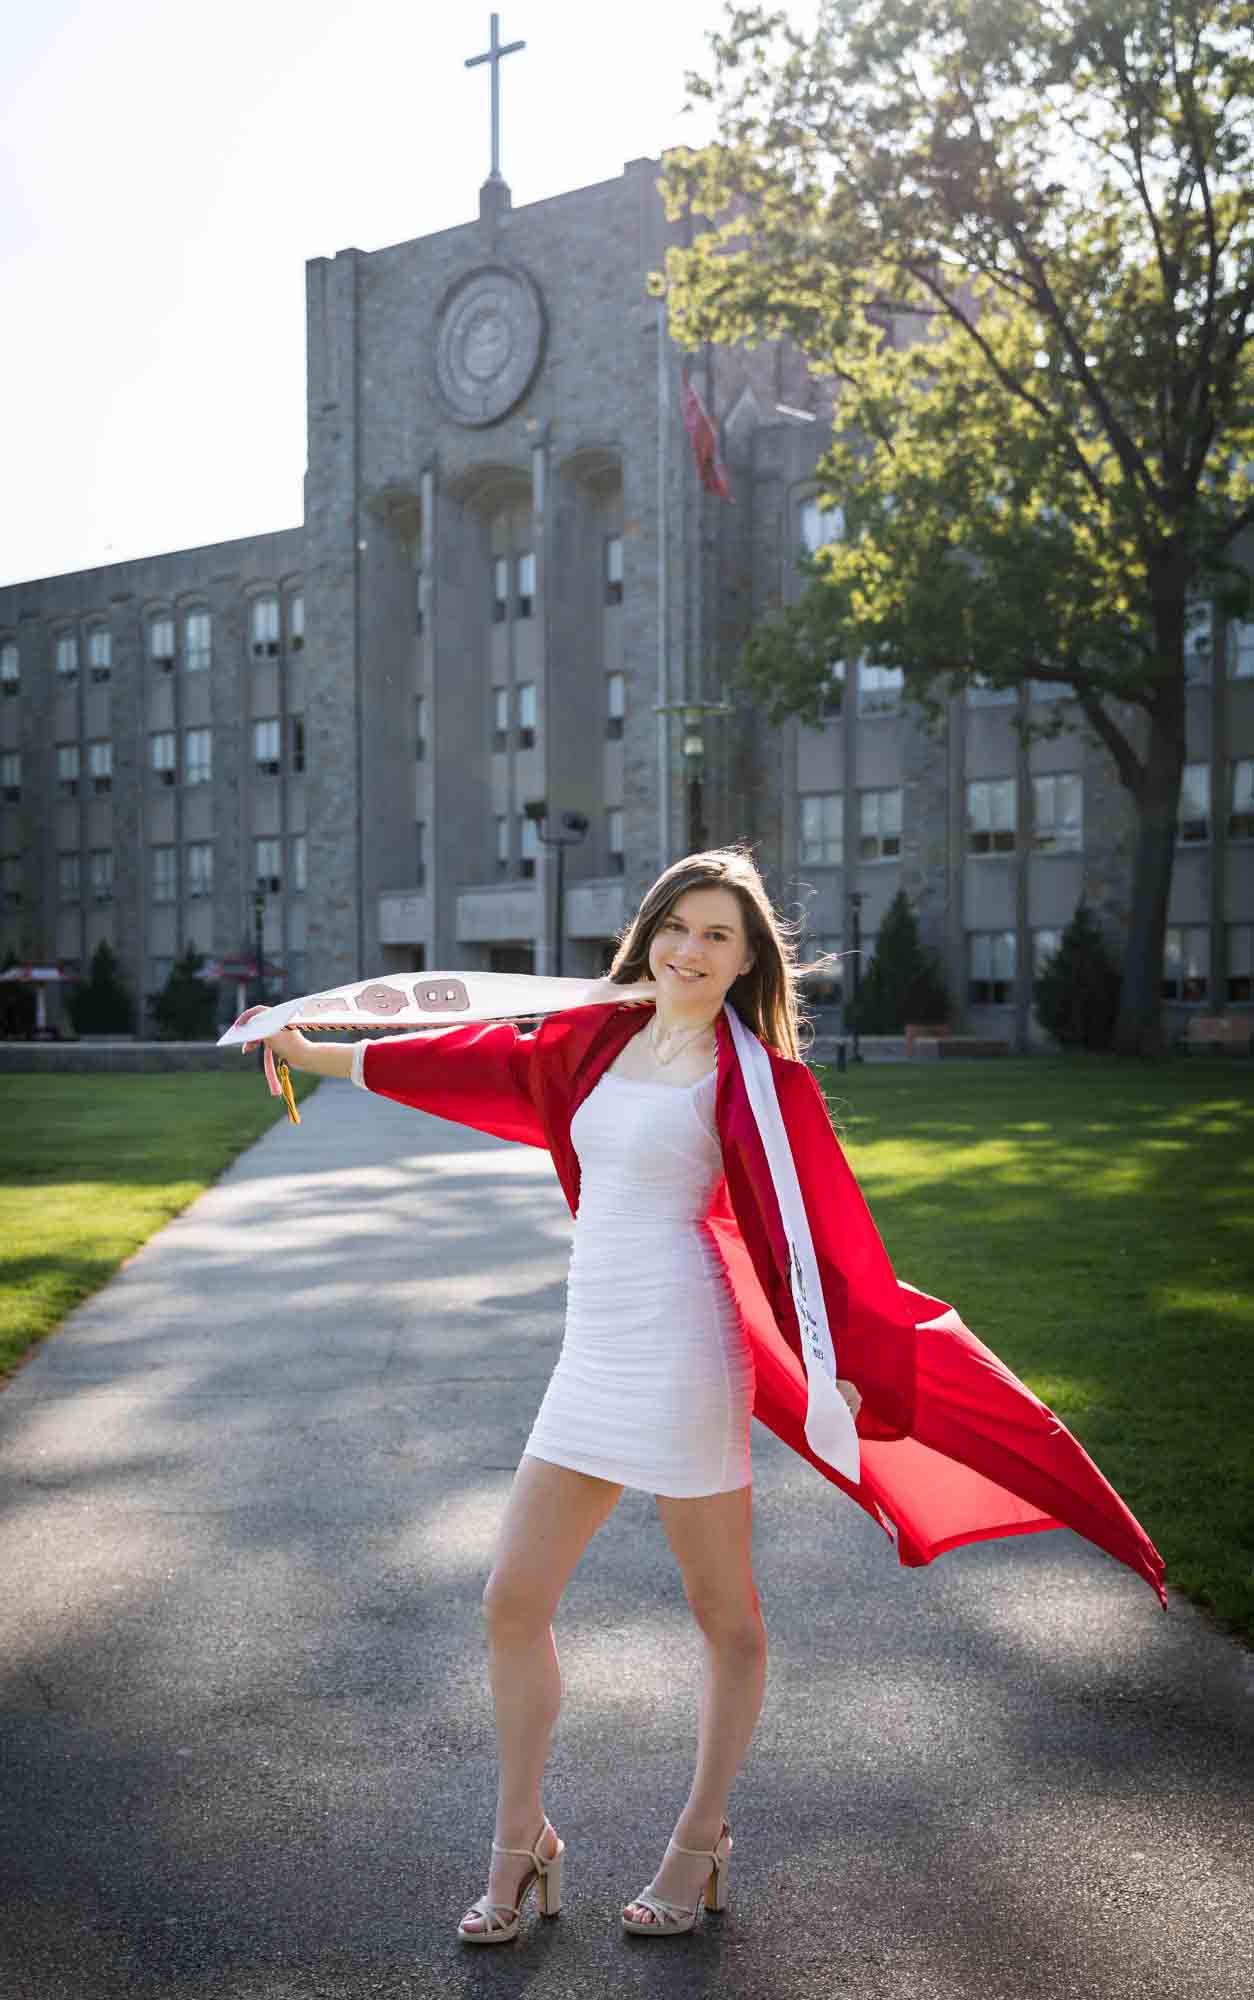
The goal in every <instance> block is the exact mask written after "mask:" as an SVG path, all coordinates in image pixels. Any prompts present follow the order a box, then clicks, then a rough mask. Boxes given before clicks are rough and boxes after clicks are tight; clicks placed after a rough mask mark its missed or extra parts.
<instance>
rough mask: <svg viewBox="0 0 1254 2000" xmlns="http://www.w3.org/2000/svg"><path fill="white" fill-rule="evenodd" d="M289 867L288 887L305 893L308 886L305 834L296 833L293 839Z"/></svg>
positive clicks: (289, 852) (289, 846)
mask: <svg viewBox="0 0 1254 2000" xmlns="http://www.w3.org/2000/svg"><path fill="white" fill-rule="evenodd" d="M288 867H289V871H290V872H289V877H288V887H289V888H291V889H295V890H299V891H300V892H302V893H303V892H304V890H305V888H306V887H307V886H308V876H307V873H306V847H305V835H304V834H303V833H294V834H293V835H292V837H291V840H290V842H289V845H288Z"/></svg>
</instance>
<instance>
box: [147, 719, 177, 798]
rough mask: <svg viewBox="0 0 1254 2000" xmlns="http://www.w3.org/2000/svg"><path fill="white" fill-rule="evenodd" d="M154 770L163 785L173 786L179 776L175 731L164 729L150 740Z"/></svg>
mask: <svg viewBox="0 0 1254 2000" xmlns="http://www.w3.org/2000/svg"><path fill="white" fill-rule="evenodd" d="M148 744H149V756H150V758H151V761H152V768H153V770H154V772H155V773H156V775H157V778H158V779H159V780H160V782H161V783H162V784H163V785H172V784H173V783H174V781H175V778H176V776H177V771H176V756H175V749H174V731H173V730H172V729H163V730H161V731H160V732H159V734H157V735H156V736H150V737H149V739H148Z"/></svg>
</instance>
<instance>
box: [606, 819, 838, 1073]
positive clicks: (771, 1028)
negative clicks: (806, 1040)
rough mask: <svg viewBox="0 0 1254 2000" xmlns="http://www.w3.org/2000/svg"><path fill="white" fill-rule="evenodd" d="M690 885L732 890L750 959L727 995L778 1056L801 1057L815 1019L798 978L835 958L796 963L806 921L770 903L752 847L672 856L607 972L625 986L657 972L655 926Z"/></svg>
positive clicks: (621, 938) (622, 937) (827, 956)
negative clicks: (652, 953)
mask: <svg viewBox="0 0 1254 2000" xmlns="http://www.w3.org/2000/svg"><path fill="white" fill-rule="evenodd" d="M690 889H730V890H731V891H732V893H733V894H734V896H735V897H736V900H737V902H738V903H739V904H740V910H741V919H742V922H743V923H744V927H745V936H746V938H747V939H748V944H749V950H750V952H751V953H752V955H753V964H752V965H751V966H750V968H749V970H748V972H745V973H742V974H741V975H740V977H739V978H738V979H736V980H734V981H733V982H732V985H731V986H730V987H729V989H728V992H727V998H728V1000H729V1001H730V1002H731V1004H732V1006H733V1007H734V1008H735V1009H736V1012H737V1013H738V1014H739V1016H740V1018H741V1020H742V1021H743V1022H744V1024H745V1026H746V1027H747V1028H751V1029H752V1030H753V1032H754V1034H755V1035H758V1036H760V1037H761V1039H762V1040H763V1041H764V1042H769V1043H770V1045H771V1047H772V1048H773V1049H777V1050H778V1051H779V1053H780V1055H782V1056H790V1057H791V1058H792V1059H793V1060H794V1061H796V1060H797V1059H798V1058H799V1056H800V1054H801V1035H802V1033H803V1032H804V1031H808V1030H809V1026H810V1023H809V1021H808V1019H807V1017H806V1014H805V1012H804V1008H803V1006H802V1002H801V999H800V996H799V994H798V990H797V987H798V982H799V981H800V980H801V979H802V978H803V977H804V976H805V974H806V973H808V972H817V971H820V970H822V969H823V967H824V966H826V965H828V964H830V963H831V959H832V956H833V954H830V953H828V954H825V955H824V956H823V957H822V958H820V959H816V960H815V961H814V962H813V963H808V964H804V965H803V964H801V963H800V962H799V960H798V957H797V939H798V936H799V934H800V932H801V929H802V925H801V923H800V921H797V922H795V923H794V922H790V921H789V919H788V918H786V917H781V916H780V915H779V914H778V912H777V911H775V910H774V909H772V907H771V899H770V897H769V896H768V895H767V893H766V884H765V883H764V882H763V880H762V877H761V876H760V875H759V873H758V868H757V863H756V862H755V860H754V858H753V853H752V850H751V849H750V848H749V847H747V846H743V845H739V844H737V845H734V846H731V847H712V848H709V849H708V850H707V851H706V852H705V853H704V854H688V855H685V856H684V858H683V860H682V861H673V862H672V863H671V865H670V867H669V868H667V869H666V870H665V872H664V873H663V874H661V875H659V876H658V878H657V881H656V882H655V883H654V884H653V887H652V888H651V889H649V890H647V891H646V892H645V895H644V897H643V899H642V901H641V904H640V907H639V909H638V910H637V911H636V914H635V916H634V917H633V918H632V919H631V921H630V922H629V923H628V924H627V925H626V926H625V928H624V929H623V931H622V932H621V934H620V936H619V940H618V946H617V949H616V950H615V953H614V958H613V962H612V963H611V965H610V971H609V976H610V978H611V979H613V980H615V981H617V983H618V984H619V985H620V986H631V985H634V984H635V983H636V982H637V981H639V980H644V979H649V978H651V977H652V975H651V973H650V971H649V950H650V947H651V945H652V943H653V939H654V936H655V934H656V932H657V929H658V926H659V925H660V924H661V922H662V920H663V918H664V917H666V916H669V914H670V912H671V910H672V909H673V908H674V906H675V904H676V903H677V902H678V901H679V898H680V897H681V896H685V895H687V893H688V891H689V890H690Z"/></svg>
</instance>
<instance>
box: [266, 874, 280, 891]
mask: <svg viewBox="0 0 1254 2000" xmlns="http://www.w3.org/2000/svg"><path fill="white" fill-rule="evenodd" d="M266 886H267V888H268V889H269V890H270V893H271V894H272V895H277V894H278V892H279V890H280V889H281V888H282V887H283V881H282V877H281V876H278V875H271V876H270V877H269V878H268V881H267V883H266Z"/></svg>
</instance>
